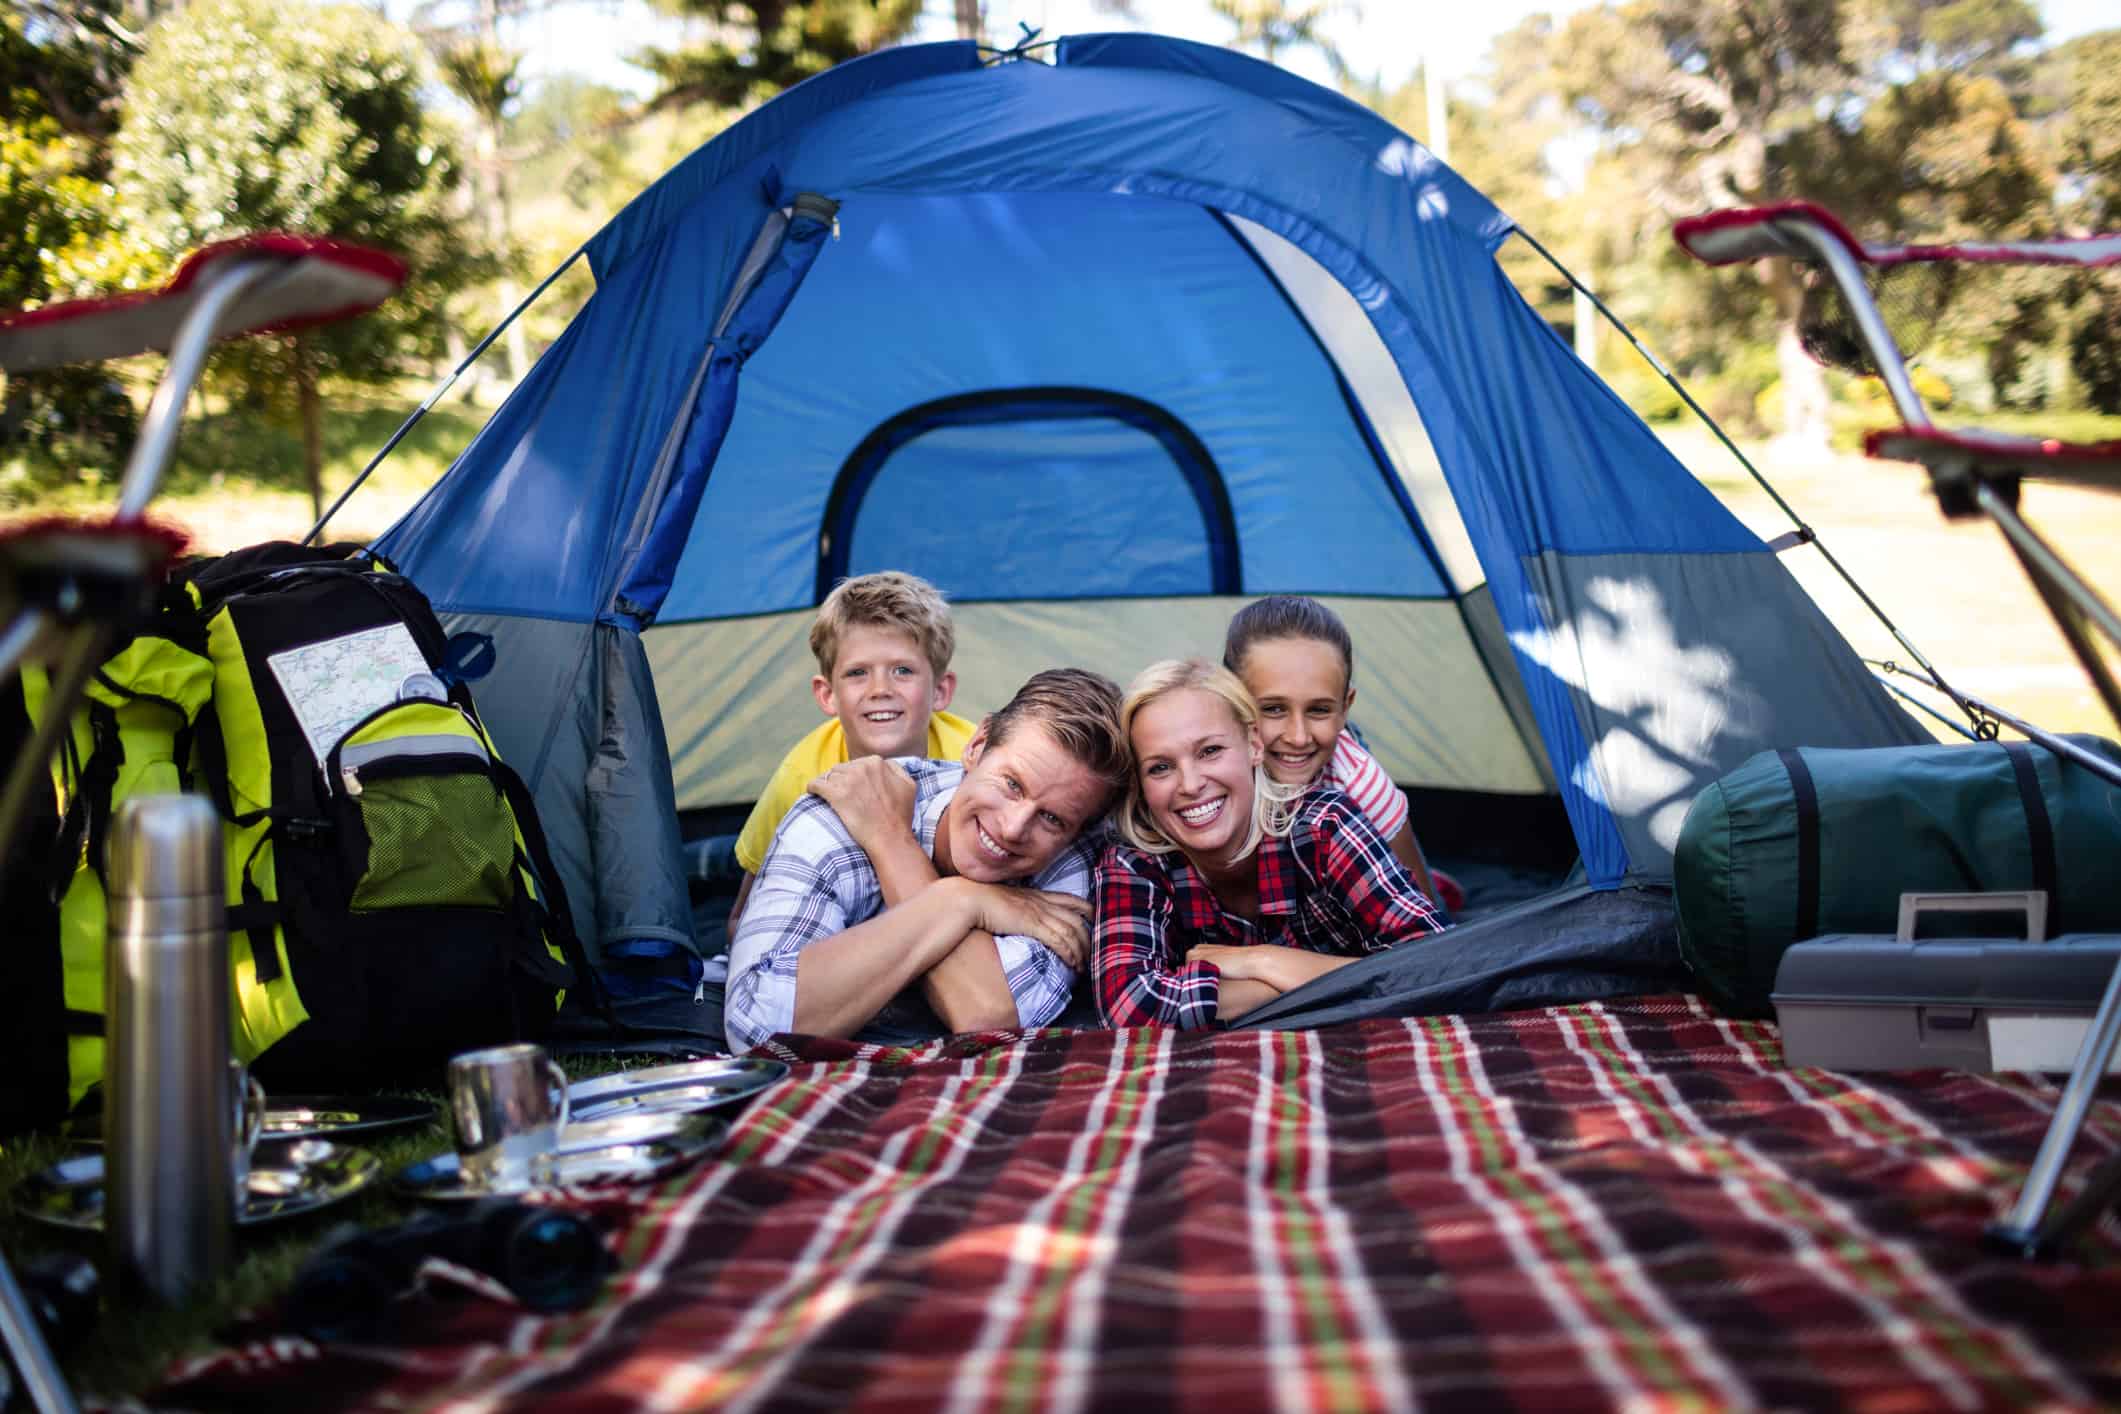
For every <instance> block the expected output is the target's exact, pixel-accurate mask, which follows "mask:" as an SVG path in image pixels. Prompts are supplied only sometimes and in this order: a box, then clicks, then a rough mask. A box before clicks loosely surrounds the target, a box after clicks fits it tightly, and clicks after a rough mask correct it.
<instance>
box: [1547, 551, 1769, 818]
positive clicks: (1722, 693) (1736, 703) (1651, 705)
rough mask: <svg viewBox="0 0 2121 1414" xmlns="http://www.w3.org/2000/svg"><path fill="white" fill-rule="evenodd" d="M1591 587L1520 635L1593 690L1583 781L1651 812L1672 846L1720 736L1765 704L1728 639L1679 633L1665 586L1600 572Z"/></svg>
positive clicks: (1574, 683)
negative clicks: (1553, 619) (1573, 608)
mask: <svg viewBox="0 0 2121 1414" xmlns="http://www.w3.org/2000/svg"><path fill="white" fill-rule="evenodd" d="M1583 597H1584V600H1585V601H1586V602H1585V605H1584V606H1583V610H1582V612H1579V613H1578V614H1576V616H1575V617H1574V618H1573V619H1571V620H1570V621H1568V622H1564V623H1562V624H1559V625H1556V626H1555V627H1554V628H1552V629H1551V630H1549V631H1548V632H1547V633H1545V634H1541V635H1528V634H1512V635H1511V642H1512V643H1513V644H1515V646H1516V648H1517V651H1518V652H1520V653H1522V654H1524V655H1525V656H1526V657H1527V658H1530V659H1531V660H1532V661H1534V662H1535V663H1537V664H1539V666H1541V667H1543V668H1545V669H1546V670H1547V671H1548V672H1550V673H1552V674H1553V675H1554V676H1555V677H1556V678H1559V679H1560V680H1561V681H1562V682H1565V683H1567V684H1568V685H1569V686H1570V687H1573V688H1575V689H1576V690H1578V691H1579V692H1582V693H1583V694H1584V695H1585V696H1586V697H1588V698H1589V699H1590V700H1591V704H1592V708H1593V711H1594V712H1595V713H1596V715H1597V727H1598V730H1597V731H1596V733H1595V736H1594V739H1593V742H1592V749H1591V754H1590V756H1589V758H1588V759H1587V760H1585V761H1584V762H1582V763H1581V764H1580V765H1579V766H1578V767H1577V770H1576V772H1575V777H1574V778H1575V781H1576V784H1577V785H1578V786H1579V787H1581V788H1582V789H1583V790H1584V791H1585V792H1587V793H1589V794H1590V795H1592V796H1594V797H1596V798H1600V799H1603V800H1604V801H1605V802H1606V803H1607V805H1608V806H1610V807H1611V809H1612V811H1613V813H1614V814H1615V815H1620V816H1626V817H1639V818H1642V819H1644V820H1645V821H1646V823H1647V825H1648V828H1649V831H1650V834H1651V835H1652V837H1654V838H1655V839H1656V840H1657V842H1658V843H1659V844H1661V845H1663V846H1664V847H1665V848H1667V849H1669V848H1671V846H1672V844H1673V842H1674V841H1676V840H1677V839H1678V838H1679V822H1680V821H1681V820H1682V819H1684V818H1685V816H1686V811H1687V806H1688V805H1689V804H1690V803H1691V802H1692V800H1693V797H1694V792H1695V790H1696V789H1697V788H1698V782H1699V780H1700V778H1701V775H1702V773H1703V771H1704V770H1707V769H1709V768H1711V767H1712V766H1713V763H1715V762H1716V761H1717V760H1718V753H1717V751H1716V744H1717V741H1718V740H1719V738H1721V737H1722V736H1723V734H1724V733H1725V732H1726V731H1728V730H1731V729H1734V728H1740V727H1747V728H1749V727H1750V725H1751V724H1752V723H1753V722H1755V721H1756V720H1757V719H1758V717H1759V716H1760V715H1761V713H1762V712H1763V710H1764V708H1763V706H1762V704H1761V703H1760V701H1759V699H1758V698H1757V697H1756V696H1755V695H1754V694H1753V693H1752V692H1751V691H1750V690H1748V689H1745V688H1743V687H1740V686H1737V685H1736V684H1737V677H1738V665H1737V662H1736V660H1735V659H1734V658H1733V657H1732V655H1731V653H1730V652H1729V651H1728V650H1727V649H1724V648H1721V647H1717V646H1714V645H1710V644H1692V645H1689V644H1682V643H1681V642H1679V640H1678V636H1677V634H1676V633H1675V632H1674V630H1673V626H1672V619H1671V616H1670V614H1669V613H1668V612H1667V611H1666V608H1665V603H1664V596H1663V594H1662V593H1661V592H1660V591H1659V590H1658V589H1657V588H1656V586H1654V585H1652V584H1650V583H1648V582H1647V581H1644V580H1639V579H1634V580H1621V579H1613V578H1608V577H1600V578H1597V579H1593V580H1592V581H1590V583H1589V585H1588V586H1586V588H1585V589H1584V593H1583ZM1594 684H1595V686H1594Z"/></svg>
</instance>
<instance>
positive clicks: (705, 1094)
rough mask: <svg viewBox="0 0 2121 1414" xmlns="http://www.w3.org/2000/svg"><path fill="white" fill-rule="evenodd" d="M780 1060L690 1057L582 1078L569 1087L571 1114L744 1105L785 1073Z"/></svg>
mask: <svg viewBox="0 0 2121 1414" xmlns="http://www.w3.org/2000/svg"><path fill="white" fill-rule="evenodd" d="M787 1074H788V1067H787V1066H786V1065H785V1064H784V1063H782V1062H780V1061H777V1060H761V1059H757V1058H754V1057H750V1056H739V1057H736V1058H735V1059H732V1060H701V1061H686V1062H684V1063H683V1064H680V1065H658V1066H651V1067H649V1068H648V1069H646V1070H627V1071H621V1072H619V1073H618V1074H616V1075H599V1076H595V1077H593V1078H591V1079H588V1080H577V1081H575V1083H574V1084H572V1085H570V1086H568V1087H567V1106H568V1110H567V1112H568V1116H569V1118H571V1119H576V1120H594V1119H605V1118H609V1117H611V1116H613V1115H622V1114H643V1113H646V1114H653V1113H658V1112H664V1111H687V1110H694V1111H696V1110H711V1109H718V1108H720V1107H721V1106H723V1105H734V1104H740V1103H742V1102H743V1101H745V1100H748V1099H750V1098H751V1097H752V1096H753V1095H756V1094H758V1093H759V1092H760V1091H761V1090H764V1089H765V1088H766V1087H768V1086H769V1085H773V1084H775V1083H776V1082H778V1081H780V1080H782V1079H783V1078H785V1077H786V1076H787Z"/></svg>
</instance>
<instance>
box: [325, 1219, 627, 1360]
mask: <svg viewBox="0 0 2121 1414" xmlns="http://www.w3.org/2000/svg"><path fill="white" fill-rule="evenodd" d="M430 1257H439V1258H441V1259H442V1260H444V1261H447V1262H453V1263H455V1264H457V1265H458V1266H462V1267H469V1268H471V1269H472V1270H474V1271H478V1272H482V1273H484V1274H485V1275H487V1276H489V1277H492V1278H493V1279H494V1280H496V1281H498V1282H500V1283H501V1285H503V1286H505V1287H507V1288H508V1290H509V1291H510V1292H511V1293H512V1294H513V1295H514V1296H515V1298H516V1300H518V1301H520V1302H521V1303H522V1304H523V1305H524V1306H525V1307H527V1308H528V1309H530V1310H532V1311H537V1312H540V1313H550V1312H555V1311H579V1310H580V1309H581V1308H582V1307H584V1306H586V1305H588V1304H589V1302H590V1300H591V1299H592V1298H593V1297H594V1296H595V1295H596V1293H597V1290H598V1288H599V1287H601V1286H602V1285H603V1283H604V1277H605V1275H606V1274H607V1273H608V1272H609V1271H610V1270H611V1269H612V1267H613V1266H614V1265H615V1263H614V1262H613V1260H612V1257H611V1254H610V1253H609V1252H607V1251H606V1250H605V1248H604V1240H603V1237H602V1235H601V1234H600V1233H599V1232H598V1231H597V1228H596V1226H595V1224H593V1223H591V1222H590V1221H589V1220H588V1219H587V1218H584V1217H582V1216H581V1215H579V1214H577V1213H570V1212H566V1211H564V1210H562V1209H558V1208H550V1207H540V1206H538V1205H536V1204H531V1203H525V1202H523V1201H522V1200H521V1199H517V1198H485V1199H481V1200H479V1201H478V1202H476V1203H473V1204H470V1205H469V1206H467V1207H465V1208H463V1209H461V1210H458V1211H456V1212H453V1213H450V1214H447V1215H442V1214H433V1213H429V1214H423V1215H421V1216H419V1217H416V1218H413V1219H411V1220H410V1221H408V1222H404V1223H400V1224H399V1225H398V1226H396V1227H393V1228H385V1229H382V1230H380V1231H375V1232H349V1233H347V1234H346V1235H344V1236H341V1237H338V1238H336V1239H334V1240H333V1241H331V1242H329V1243H327V1244H326V1245H325V1246H323V1247H321V1248H319V1249H318V1250H317V1251H316V1252H314V1253H312V1254H311V1255H310V1258H309V1260H308V1261H306V1262H304V1263H303V1264H302V1269H301V1270H300V1271H298V1272H296V1273H295V1278H294V1283H293V1285H292V1287H290V1289H289V1291H288V1294H287V1304H286V1306H285V1308H284V1315H285V1317H286V1323H287V1324H288V1325H289V1326H290V1327H291V1328H293V1329H295V1330H298V1331H300V1332H302V1333H303V1334H304V1335H307V1336H309V1337H310V1338H311V1339H313V1340H318V1341H333V1340H348V1339H354V1338H358V1337H360V1336H363V1335H366V1334H369V1333H370V1332H372V1331H374V1330H375V1329H376V1327H377V1326H379V1325H380V1324H381V1322H382V1319H383V1314H384V1312H385V1310H386V1309H387V1308H388V1307H389V1305H390V1303H391V1301H392V1300H393V1299H395V1298H396V1297H397V1296H398V1294H399V1293H401V1292H403V1291H405V1290H407V1289H408V1288H409V1287H411V1286H412V1284H413V1280H414V1278H415V1276H416V1274H417V1273H418V1272H419V1269H420V1265H421V1263H423V1262H425V1261H426V1260H427V1259H428V1258H430Z"/></svg>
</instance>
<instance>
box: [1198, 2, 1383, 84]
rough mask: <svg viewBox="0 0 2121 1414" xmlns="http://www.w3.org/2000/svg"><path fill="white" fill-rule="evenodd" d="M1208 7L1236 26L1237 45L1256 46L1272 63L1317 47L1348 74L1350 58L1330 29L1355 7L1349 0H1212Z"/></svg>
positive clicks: (1330, 63)
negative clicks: (1333, 23) (1283, 56)
mask: <svg viewBox="0 0 2121 1414" xmlns="http://www.w3.org/2000/svg"><path fill="white" fill-rule="evenodd" d="M1208 8H1209V9H1211V10H1213V11H1214V12H1215V13H1216V14H1218V15H1220V16H1222V17H1223V18H1224V19H1225V20H1228V21H1229V22H1230V23H1231V24H1232V25H1234V26H1235V27H1236V30H1237V33H1236V34H1235V35H1233V36H1232V37H1231V39H1230V47H1231V48H1233V49H1245V50H1256V51H1257V52H1258V54H1259V57H1260V58H1262V59H1265V60H1266V61H1267V62H1268V63H1270V64H1272V63H1275V62H1276V61H1278V60H1279V59H1280V58H1281V56H1282V55H1283V54H1285V53H1287V52H1288V51H1290V50H1292V49H1315V50H1317V51H1318V53H1319V56H1320V57H1321V58H1323V59H1324V60H1325V61H1326V66H1327V67H1328V68H1330V69H1332V71H1333V72H1334V73H1335V74H1336V75H1340V76H1342V77H1345V76H1346V75H1347V72H1348V64H1347V60H1346V59H1345V58H1344V57H1343V56H1342V54H1341V52H1340V48H1339V46H1337V45H1336V44H1334V43H1333V41H1332V39H1331V38H1329V37H1328V36H1327V33H1326V30H1327V28H1328V27H1329V26H1330V25H1331V23H1332V22H1333V20H1335V19H1336V18H1339V17H1341V16H1344V15H1348V14H1351V13H1353V12H1354V11H1355V6H1353V5H1352V4H1349V3H1347V0H1208Z"/></svg>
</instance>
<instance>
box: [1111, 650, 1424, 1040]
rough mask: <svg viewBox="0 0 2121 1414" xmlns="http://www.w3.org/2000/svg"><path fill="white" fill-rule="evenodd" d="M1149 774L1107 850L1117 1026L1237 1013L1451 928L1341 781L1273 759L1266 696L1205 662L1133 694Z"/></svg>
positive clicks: (1136, 742)
mask: <svg viewBox="0 0 2121 1414" xmlns="http://www.w3.org/2000/svg"><path fill="white" fill-rule="evenodd" d="M1120 726H1121V729H1122V730H1123V731H1125V732H1126V734H1127V740H1128V743H1129V745H1131V746H1132V748H1133V751H1134V776H1133V778H1132V780H1131V781H1130V782H1129V784H1128V788H1127V799H1126V802H1125V804H1124V805H1123V806H1122V807H1121V809H1120V812H1119V818H1118V820H1117V828H1118V831H1119V834H1120V838H1121V839H1122V840H1124V841H1125V843H1117V844H1112V845H1108V846H1107V847H1106V849H1105V852H1104V855H1103V857H1102V858H1101V859H1100V860H1099V862H1098V868H1097V883H1096V898H1097V935H1096V939H1095V951H1096V956H1095V961H1094V971H1095V976H1096V981H1097V1009H1098V1014H1099V1016H1100V1017H1101V1018H1102V1019H1103V1020H1104V1023H1105V1024H1106V1025H1107V1026H1144V1025H1149V1024H1162V1025H1167V1026H1178V1027H1184V1028H1191V1027H1196V1026H1206V1025H1209V1024H1211V1023H1213V1022H1215V1021H1229V1020H1231V1019H1233V1018H1235V1017H1239V1016H1242V1015H1244V1014H1245V1013H1246V1012H1248V1011H1250V1010H1252V1009H1253V1008H1254V1007H1256V1006H1258V1005H1260V1004H1261V1003H1262V1002H1265V1001H1267V1000H1268V999H1270V998H1272V997H1277V996H1280V995H1281V994H1282V993H1283V992H1287V991H1292V990H1294V989H1295V988H1297V987H1301V986H1303V985H1304V984H1305V983H1306V982H1309V981H1311V980H1312V979H1314V978H1317V977H1322V976H1324V975H1325V974H1326V973H1328V972H1331V971H1333V970H1334V969H1335V968H1339V967H1344V966H1346V965H1347V964H1348V963H1350V962H1353V961H1354V960H1355V959H1356V958H1357V957H1360V956H1362V955H1364V954H1366V953H1372V952H1378V951H1381V950H1382V949H1384V948H1388V947H1391V946H1392V945H1393V944H1395V943H1399V942H1404V941H1406V940H1407V939H1409V938H1417V937H1421V936H1424V935H1426V934H1429V933H1433V932H1436V931H1438V929H1439V927H1440V925H1439V923H1438V921H1437V916H1436V912H1435V909H1434V907H1433V906H1432V905H1431V904H1430V903H1429V901H1428V899H1427V898H1426V897H1425V896H1424V895H1423V894H1422V892H1421V890H1420V889H1419V888H1417V887H1416V886H1415V884H1414V881H1413V880H1412V879H1411V878H1409V877H1408V875H1407V871H1406V869H1405V867H1404V866H1403V865H1401V864H1400V862H1399V861H1398V859H1396V858H1395V857H1394V856H1393V854H1392V850H1391V847H1390V846H1389V845H1388V844H1386V842H1385V841H1384V839H1383V838H1382V837H1381V836H1379V835H1378V833H1377V831H1376V829H1375V828H1374V827H1373V826H1372V825H1371V824H1370V822H1369V821H1368V820H1367V819H1366V818H1365V817H1364V815H1363V813H1362V812H1361V811H1360V810H1359V809H1357V808H1356V806H1355V804H1354V802H1353V801H1351V800H1350V799H1349V798H1348V797H1347V796H1346V795H1344V794H1343V793H1342V792H1340V791H1339V790H1336V789H1333V788H1331V787H1326V788H1321V789H1316V790H1313V791H1311V792H1310V793H1309V794H1305V795H1302V796H1301V797H1300V798H1299V797H1298V796H1297V791H1298V790H1299V789H1300V787H1292V786H1284V785H1279V784H1276V783H1275V782H1274V781H1271V780H1269V779H1268V778H1267V775H1266V773H1265V772H1264V771H1263V770H1262V769H1261V761H1262V760H1263V758H1264V757H1265V755H1266V748H1265V745H1264V743H1263V741H1262V739H1261V736H1260V731H1259V709H1258V708H1257V707H1256V706H1254V705H1253V702H1252V699H1251V697H1250V695H1249V694H1247V693H1246V692H1245V689H1244V684H1242V683H1240V682H1239V681H1238V680H1237V678H1236V676H1235V675H1234V674H1232V673H1231V672H1230V671H1229V670H1228V669H1227V668H1221V667H1216V666H1215V665H1213V664H1210V663H1207V662H1204V661H1202V660H1200V659H1197V658H1196V659H1187V660H1183V661H1181V660H1176V659H1174V660H1171V661H1167V662H1162V663H1157V664H1154V665H1152V666H1150V667H1148V668H1145V669H1143V670H1142V672H1141V674H1140V675H1139V676H1138V677H1136V678H1135V679H1134V682H1133V684H1132V685H1131V686H1130V687H1129V688H1128V690H1127V696H1126V699H1125V700H1124V701H1123V702H1122V703H1121V704H1120Z"/></svg>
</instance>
